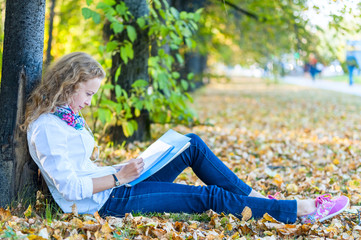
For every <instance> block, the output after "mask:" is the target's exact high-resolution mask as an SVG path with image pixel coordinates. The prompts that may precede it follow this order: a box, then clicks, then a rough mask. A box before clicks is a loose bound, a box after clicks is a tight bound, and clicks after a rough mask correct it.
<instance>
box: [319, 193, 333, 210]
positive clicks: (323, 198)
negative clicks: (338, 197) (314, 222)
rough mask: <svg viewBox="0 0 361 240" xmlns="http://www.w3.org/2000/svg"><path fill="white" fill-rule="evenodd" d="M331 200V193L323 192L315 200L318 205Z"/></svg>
mask: <svg viewBox="0 0 361 240" xmlns="http://www.w3.org/2000/svg"><path fill="white" fill-rule="evenodd" d="M329 201H331V195H330V194H323V195H321V196H318V197H317V198H316V200H315V205H316V207H318V206H319V205H322V204H323V203H324V202H329Z"/></svg>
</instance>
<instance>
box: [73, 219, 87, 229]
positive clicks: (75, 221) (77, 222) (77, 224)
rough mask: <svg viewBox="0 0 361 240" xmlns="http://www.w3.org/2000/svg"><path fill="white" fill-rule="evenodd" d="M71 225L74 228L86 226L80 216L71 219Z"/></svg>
mask: <svg viewBox="0 0 361 240" xmlns="http://www.w3.org/2000/svg"><path fill="white" fill-rule="evenodd" d="M70 225H71V226H72V227H73V228H82V227H83V226H84V224H83V222H82V221H81V220H80V219H79V218H73V219H72V220H71V221H70Z"/></svg>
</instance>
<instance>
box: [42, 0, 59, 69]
mask: <svg viewBox="0 0 361 240" xmlns="http://www.w3.org/2000/svg"><path fill="white" fill-rule="evenodd" d="M55 4H56V0H51V6H50V17H49V32H48V34H49V39H48V47H47V49H46V60H45V67H48V66H49V65H50V63H51V61H52V60H53V57H52V56H51V43H52V41H53V26H54V16H55Z"/></svg>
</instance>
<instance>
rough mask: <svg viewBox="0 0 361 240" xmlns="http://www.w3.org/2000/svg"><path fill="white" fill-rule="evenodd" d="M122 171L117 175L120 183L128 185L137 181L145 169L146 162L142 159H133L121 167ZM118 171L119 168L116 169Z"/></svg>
mask: <svg viewBox="0 0 361 240" xmlns="http://www.w3.org/2000/svg"><path fill="white" fill-rule="evenodd" d="M119 167H120V169H119V171H118V172H117V173H116V175H117V178H118V179H119V182H121V183H122V184H124V183H128V182H131V181H133V180H134V179H137V178H138V177H139V176H140V173H141V172H142V171H143V169H144V161H143V159H142V158H136V159H131V160H129V162H127V164H125V165H123V166H119ZM116 169H117V168H116Z"/></svg>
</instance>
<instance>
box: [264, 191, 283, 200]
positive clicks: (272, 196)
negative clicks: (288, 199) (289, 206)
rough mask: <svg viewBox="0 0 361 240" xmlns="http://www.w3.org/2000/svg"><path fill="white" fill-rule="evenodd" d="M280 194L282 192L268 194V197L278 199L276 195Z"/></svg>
mask: <svg viewBox="0 0 361 240" xmlns="http://www.w3.org/2000/svg"><path fill="white" fill-rule="evenodd" d="M278 194H280V192H276V193H275V194H274V195H268V196H267V197H268V198H269V199H277V198H276V196H277V195H278Z"/></svg>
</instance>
